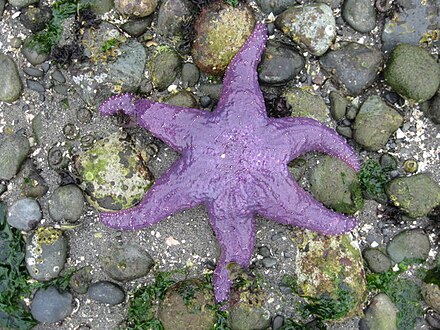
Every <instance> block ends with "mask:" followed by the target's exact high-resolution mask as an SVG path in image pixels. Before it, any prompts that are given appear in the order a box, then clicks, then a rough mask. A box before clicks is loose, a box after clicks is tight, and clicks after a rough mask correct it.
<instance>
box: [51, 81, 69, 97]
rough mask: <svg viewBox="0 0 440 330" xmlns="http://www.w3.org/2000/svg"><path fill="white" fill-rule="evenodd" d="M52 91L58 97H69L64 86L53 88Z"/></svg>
mask: <svg viewBox="0 0 440 330" xmlns="http://www.w3.org/2000/svg"><path fill="white" fill-rule="evenodd" d="M53 90H54V91H55V92H57V93H58V94H60V95H64V96H67V95H69V88H68V87H67V86H66V85H64V84H60V85H55V86H53Z"/></svg>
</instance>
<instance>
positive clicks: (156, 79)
mask: <svg viewBox="0 0 440 330" xmlns="http://www.w3.org/2000/svg"><path fill="white" fill-rule="evenodd" d="M180 65H181V60H180V57H179V55H177V53H176V52H175V51H174V50H173V49H172V48H170V47H167V46H159V47H157V49H156V51H155V53H154V54H153V57H152V58H151V59H150V61H149V63H148V67H149V69H150V76H151V80H152V81H153V84H154V86H155V87H156V88H157V89H158V90H160V91H163V90H165V89H166V88H167V87H168V86H169V85H171V84H172V83H173V81H174V79H176V77H177V74H178V73H179V71H180Z"/></svg>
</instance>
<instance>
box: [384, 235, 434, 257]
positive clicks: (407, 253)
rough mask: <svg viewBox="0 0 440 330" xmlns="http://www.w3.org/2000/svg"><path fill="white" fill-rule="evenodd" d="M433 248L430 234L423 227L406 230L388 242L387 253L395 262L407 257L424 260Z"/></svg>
mask: <svg viewBox="0 0 440 330" xmlns="http://www.w3.org/2000/svg"><path fill="white" fill-rule="evenodd" d="M430 249H431V243H430V242H429V238H428V236H427V235H426V234H425V232H424V231H423V230H421V229H411V230H405V231H402V232H400V233H398V234H397V235H396V236H394V237H393V239H392V241H390V242H389V243H388V246H387V253H388V255H389V256H390V257H391V259H393V261H394V262H396V263H399V262H401V261H403V260H405V259H407V260H418V261H424V260H425V259H426V258H427V257H428V255H429V250H430Z"/></svg>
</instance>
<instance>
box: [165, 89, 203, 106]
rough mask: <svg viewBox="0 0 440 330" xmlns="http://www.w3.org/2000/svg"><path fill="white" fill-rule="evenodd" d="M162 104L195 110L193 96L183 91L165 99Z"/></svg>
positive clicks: (195, 102) (195, 101) (195, 104)
mask: <svg viewBox="0 0 440 330" xmlns="http://www.w3.org/2000/svg"><path fill="white" fill-rule="evenodd" d="M164 103H166V104H171V105H177V106H179V107H185V108H197V100H196V99H195V97H194V95H193V94H192V93H191V92H188V91H185V90H183V91H180V92H178V93H176V94H173V95H171V96H169V97H167V98H166V99H165V100H164Z"/></svg>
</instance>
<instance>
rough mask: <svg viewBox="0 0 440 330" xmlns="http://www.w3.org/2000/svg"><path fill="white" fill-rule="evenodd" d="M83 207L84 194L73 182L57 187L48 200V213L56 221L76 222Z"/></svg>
mask: <svg viewBox="0 0 440 330" xmlns="http://www.w3.org/2000/svg"><path fill="white" fill-rule="evenodd" d="M83 209H84V196H83V193H82V191H81V189H79V188H78V186H76V185H74V184H68V185H65V186H61V187H58V188H57V189H55V191H54V192H53V194H52V196H51V197H50V200H49V214H50V216H51V218H52V219H53V220H55V221H57V222H62V221H68V222H76V221H77V220H78V219H79V218H80V217H81V215H82V213H83Z"/></svg>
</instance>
